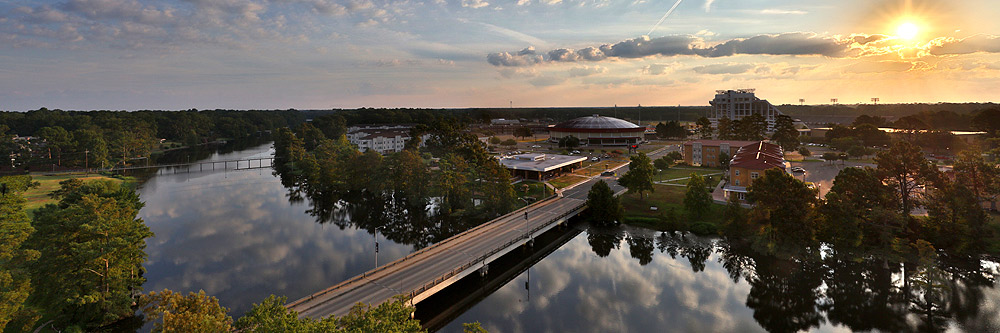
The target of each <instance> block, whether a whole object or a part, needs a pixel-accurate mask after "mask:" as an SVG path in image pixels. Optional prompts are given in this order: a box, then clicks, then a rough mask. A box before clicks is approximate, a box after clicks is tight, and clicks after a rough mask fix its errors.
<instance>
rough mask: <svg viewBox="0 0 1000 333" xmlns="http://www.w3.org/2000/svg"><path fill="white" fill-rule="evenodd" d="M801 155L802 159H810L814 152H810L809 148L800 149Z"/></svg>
mask: <svg viewBox="0 0 1000 333" xmlns="http://www.w3.org/2000/svg"><path fill="white" fill-rule="evenodd" d="M799 155H802V157H809V156H812V152H811V151H809V148H806V147H799Z"/></svg>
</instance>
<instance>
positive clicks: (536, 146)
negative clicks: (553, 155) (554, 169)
mask: <svg viewBox="0 0 1000 333" xmlns="http://www.w3.org/2000/svg"><path fill="white" fill-rule="evenodd" d="M531 148H542V146H539V145H534V146H531Z"/></svg>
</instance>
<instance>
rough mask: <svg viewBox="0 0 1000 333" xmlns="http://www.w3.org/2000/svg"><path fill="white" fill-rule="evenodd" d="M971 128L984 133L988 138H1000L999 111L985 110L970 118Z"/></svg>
mask: <svg viewBox="0 0 1000 333" xmlns="http://www.w3.org/2000/svg"><path fill="white" fill-rule="evenodd" d="M972 128H975V129H977V130H980V131H983V132H986V135H987V136H989V137H997V136H1000V109H996V108H994V109H986V110H982V111H979V112H978V113H976V115H975V116H974V117H972Z"/></svg>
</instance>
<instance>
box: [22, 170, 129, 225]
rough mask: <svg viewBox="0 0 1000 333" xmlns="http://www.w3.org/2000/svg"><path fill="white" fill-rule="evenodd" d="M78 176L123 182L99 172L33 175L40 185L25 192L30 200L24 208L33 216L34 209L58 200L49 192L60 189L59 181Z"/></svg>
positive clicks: (88, 179) (84, 179)
mask: <svg viewBox="0 0 1000 333" xmlns="http://www.w3.org/2000/svg"><path fill="white" fill-rule="evenodd" d="M71 178H77V179H80V180H83V181H84V182H87V181H91V180H95V179H110V180H112V181H115V182H122V180H121V179H117V178H111V177H107V176H102V175H98V174H90V175H84V174H72V175H68V174H64V175H53V176H47V175H32V176H31V181H32V182H38V183H39V184H40V185H39V186H37V187H34V188H30V189H28V190H27V191H25V192H24V198H25V199H26V200H27V201H28V202H27V203H26V204H25V205H24V210H25V211H26V212H28V215H31V216H33V215H34V211H35V210H36V209H38V208H41V207H42V206H45V205H46V204H50V203H56V200H54V199H52V198H50V197H49V193H52V192H53V191H55V190H58V189H59V182H61V181H64V180H67V179H71Z"/></svg>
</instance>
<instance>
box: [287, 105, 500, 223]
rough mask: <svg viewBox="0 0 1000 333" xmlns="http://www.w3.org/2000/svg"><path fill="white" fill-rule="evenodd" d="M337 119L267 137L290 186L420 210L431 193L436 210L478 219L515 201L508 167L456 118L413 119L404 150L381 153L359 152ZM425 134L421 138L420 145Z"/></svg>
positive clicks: (496, 213) (316, 193)
mask: <svg viewBox="0 0 1000 333" xmlns="http://www.w3.org/2000/svg"><path fill="white" fill-rule="evenodd" d="M331 117H336V116H331ZM339 124H340V122H339V121H337V120H330V119H325V120H321V121H317V120H314V121H313V122H311V123H305V124H302V125H301V126H299V128H298V129H296V130H295V131H293V130H291V129H289V128H282V129H279V130H278V132H277V133H276V135H275V137H274V140H275V144H274V146H275V157H276V158H278V159H279V160H280V161H281V162H280V163H279V168H278V171H279V173H281V174H283V175H285V177H286V178H287V179H288V180H287V182H288V183H290V184H294V185H293V186H292V187H296V188H301V189H302V190H304V191H305V192H306V194H307V195H309V196H310V197H314V198H318V197H331V196H332V197H333V198H335V199H334V201H337V200H340V198H344V197H351V196H354V197H356V195H353V194H357V193H365V194H367V195H375V196H385V197H387V198H391V201H392V202H394V203H395V204H400V205H403V206H405V207H410V208H414V209H415V210H421V211H422V210H424V209H425V208H424V207H426V206H427V204H428V200H430V198H432V197H433V198H438V199H439V200H437V205H436V206H437V210H438V211H439V212H440V213H442V214H445V215H461V216H466V217H479V218H481V219H490V218H494V217H496V216H499V215H502V214H504V213H507V212H508V211H510V210H511V209H512V208H513V207H514V206H515V205H516V203H515V201H516V198H515V196H514V191H513V187H512V186H511V185H510V173H509V172H508V171H507V170H506V169H505V168H503V166H501V165H500V163H499V162H498V161H497V160H496V159H495V158H493V157H492V156H491V155H490V154H489V153H488V152H487V151H486V148H485V147H484V145H483V144H482V143H481V142H480V141H479V140H478V138H477V137H476V136H475V135H473V134H471V133H468V132H465V131H464V125H463V124H461V123H457V122H454V121H438V122H436V123H433V124H430V125H423V124H420V125H418V126H416V127H414V129H413V130H412V133H411V138H412V140H411V141H409V142H408V143H407V145H406V148H405V149H403V150H402V151H400V152H397V153H391V154H387V155H385V156H383V155H381V154H379V153H377V152H375V151H373V150H368V151H366V152H363V153H362V152H360V151H358V150H357V148H356V147H354V146H353V145H351V144H350V143H349V142H348V141H347V139H346V138H345V137H344V135H343V134H342V133H343V131H344V130H343V125H339ZM314 125H318V126H314ZM320 126H322V127H320ZM321 128H325V129H321ZM424 134H427V135H428V139H427V142H426V143H425V144H423V145H422V142H421V137H422V136H423V135H424ZM421 146H423V147H421ZM352 193H353V194H352Z"/></svg>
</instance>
